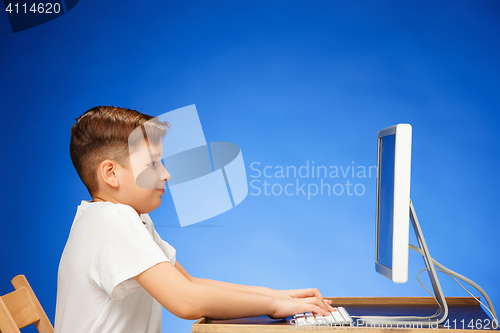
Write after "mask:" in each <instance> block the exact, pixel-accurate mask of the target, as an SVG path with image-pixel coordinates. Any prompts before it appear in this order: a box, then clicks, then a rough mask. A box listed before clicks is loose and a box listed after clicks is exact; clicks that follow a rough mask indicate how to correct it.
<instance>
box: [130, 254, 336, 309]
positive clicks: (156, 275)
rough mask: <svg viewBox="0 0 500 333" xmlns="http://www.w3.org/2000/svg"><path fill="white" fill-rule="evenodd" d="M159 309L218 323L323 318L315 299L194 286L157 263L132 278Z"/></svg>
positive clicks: (166, 263) (195, 284)
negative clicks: (308, 315)
mask: <svg viewBox="0 0 500 333" xmlns="http://www.w3.org/2000/svg"><path fill="white" fill-rule="evenodd" d="M135 279H136V280H137V282H138V283H139V284H140V285H141V286H142V287H143V288H144V289H145V290H146V291H147V292H148V293H149V294H151V295H152V296H153V297H154V298H155V299H156V300H157V301H158V302H159V303H160V304H161V305H162V306H163V307H165V308H166V309H167V310H168V311H170V312H172V313H173V314H174V315H176V316H178V317H181V318H184V319H197V318H200V317H203V316H205V317H210V318H218V319H229V318H241V317H251V316H261V315H268V316H271V317H273V318H284V317H287V316H289V315H292V314H295V313H300V312H305V311H312V312H316V313H321V314H324V315H327V314H328V313H327V311H326V310H325V309H324V307H325V305H324V304H322V303H321V302H320V300H319V299H317V298H315V297H309V298H304V299H273V298H271V297H267V296H262V295H256V294H248V293H241V292H236V291H232V290H227V289H221V288H217V287H214V286H210V285H204V284H199V283H194V282H192V281H190V280H189V279H188V278H187V277H186V276H184V275H183V274H182V273H181V272H180V271H179V269H176V268H175V267H174V266H173V265H172V264H171V263H169V262H162V263H159V264H157V265H155V266H153V267H151V268H149V269H148V270H146V271H144V272H142V273H141V274H139V275H137V276H136V277H135Z"/></svg>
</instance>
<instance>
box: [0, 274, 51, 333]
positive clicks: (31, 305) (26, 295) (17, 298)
mask: <svg viewBox="0 0 500 333" xmlns="http://www.w3.org/2000/svg"><path fill="white" fill-rule="evenodd" d="M11 282H12V285H13V286H14V289H15V291H13V292H11V293H8V294H6V295H4V296H1V297H0V332H1V333H20V332H21V331H19V329H21V328H23V327H26V326H28V325H30V324H35V326H36V329H37V330H38V332H40V333H54V328H53V327H52V324H51V323H50V320H49V318H48V317H47V315H46V314H45V311H44V310H43V308H42V306H41V305H40V302H39V301H38V298H37V297H36V296H35V293H34V292H33V289H31V286H30V284H29V283H28V280H27V279H26V277H25V276H24V275H18V276H16V277H14V278H13V279H12V281H11Z"/></svg>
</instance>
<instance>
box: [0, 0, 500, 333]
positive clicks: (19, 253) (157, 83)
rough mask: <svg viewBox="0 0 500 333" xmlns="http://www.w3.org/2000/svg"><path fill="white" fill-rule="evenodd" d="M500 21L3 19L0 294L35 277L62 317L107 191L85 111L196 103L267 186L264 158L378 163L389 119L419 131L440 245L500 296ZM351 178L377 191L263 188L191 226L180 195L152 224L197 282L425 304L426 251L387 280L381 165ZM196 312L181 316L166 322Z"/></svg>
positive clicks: (422, 11) (229, 11) (233, 7)
mask: <svg viewBox="0 0 500 333" xmlns="http://www.w3.org/2000/svg"><path fill="white" fill-rule="evenodd" d="M499 14H500V3H499V2H498V1H440V2H437V3H435V2H433V1H404V2H401V1H305V0H302V1H290V0H287V1H147V2H136V1H105V2H103V1H91V0H85V1H83V0H82V1H80V3H79V4H78V5H77V6H76V7H75V8H74V9H72V10H71V11H70V12H68V13H67V14H65V15H63V16H61V17H59V18H57V19H55V20H53V21H50V22H48V23H46V24H43V25H40V26H38V27H35V28H32V29H29V30H26V31H22V32H18V33H15V34H13V33H12V32H11V29H10V26H9V23H8V20H7V15H6V13H4V14H0V43H1V47H0V60H1V80H2V83H1V89H0V109H1V112H2V125H3V130H2V131H1V132H0V140H1V142H2V145H1V152H2V163H1V167H0V168H1V169H0V171H1V175H2V200H1V207H2V219H1V234H0V253H1V268H0V294H4V293H7V292H9V291H11V286H10V283H9V281H10V279H11V278H12V277H13V276H15V275H17V274H25V275H26V276H27V278H28V280H29V281H30V282H31V284H32V286H33V288H34V289H35V292H36V293H37V295H38V297H39V299H40V301H41V303H42V304H43V306H44V308H45V309H46V312H47V313H48V315H49V318H50V319H51V320H52V321H53V319H54V315H55V302H56V285H57V267H58V263H59V258H60V255H61V253H62V250H63V248H64V244H65V242H66V238H67V236H68V233H69V229H70V226H71V222H72V220H73V217H74V214H75V211H76V207H77V205H78V204H79V202H80V200H82V199H88V198H89V196H88V194H87V192H86V189H85V188H84V186H83V185H82V184H81V182H80V180H79V178H78V176H77V174H76V172H75V171H74V169H73V167H72V164H71V160H70V157H69V152H68V146H69V130H70V127H71V125H72V124H73V123H74V119H75V118H76V117H78V116H80V115H81V114H82V113H83V112H84V111H86V110H87V109H89V108H91V107H93V106H96V105H116V106H123V107H128V108H133V109H137V110H140V111H142V112H144V113H149V114H153V115H159V114H162V113H165V112H167V111H170V110H173V109H176V108H179V107H183V106H186V105H190V104H196V106H197V108H198V112H199V115H200V119H201V122H202V125H203V128H204V132H205V136H206V138H207V141H229V142H234V143H237V144H238V145H239V146H240V147H241V149H242V152H243V158H244V160H245V164H246V166H247V173H248V176H249V181H251V180H253V179H260V180H261V181H264V178H263V176H262V177H261V178H252V176H256V174H257V172H255V171H253V170H252V169H250V167H249V166H250V164H251V163H253V162H260V163H261V164H260V168H261V169H262V168H263V167H264V166H268V165H269V166H277V165H281V166H296V167H300V166H302V165H305V164H306V162H307V161H309V163H312V161H314V163H315V165H326V166H331V165H336V166H344V167H347V166H352V165H353V164H354V165H356V166H366V167H368V166H372V165H375V164H376V152H377V131H378V130H380V129H382V128H385V127H387V126H391V125H395V124H397V123H402V122H406V123H410V124H411V125H412V126H413V156H412V162H413V165H412V188H411V197H412V199H413V202H414V204H415V208H416V210H417V214H418V217H419V220H420V223H421V225H422V229H423V232H424V234H425V237H426V240H427V244H428V246H429V249H430V252H431V254H432V256H433V257H434V258H436V259H437V260H438V261H439V262H441V263H443V264H445V265H446V266H448V267H449V268H451V269H453V270H456V271H458V272H460V273H462V274H464V275H465V276H467V277H469V278H471V279H472V280H474V281H476V282H477V283H479V284H480V285H481V286H482V287H483V288H484V289H485V290H486V291H487V292H489V294H490V296H491V297H492V300H493V302H494V303H496V304H497V307H498V306H500V305H499V304H500V288H499V286H498V282H499V281H498V280H499V279H498V276H499V274H500V265H499V264H498V255H499V254H500V245H499V242H498V234H499V231H500V226H499V223H498V209H497V207H498V201H499V199H500V197H499V194H498V192H497V189H498V188H499V177H498V171H497V167H498V162H499V157H498V153H499V151H500V150H499V143H500V140H499V139H498V137H497V132H498V131H497V126H498V125H497V124H498V122H499V112H498V110H499V106H500V105H499V104H500V103H499V96H500V94H499V86H500V65H499V62H498V59H500V46H499V45H500V44H499V43H498V36H499V35H500V20H499ZM353 161H354V163H353ZM348 179H349V178H348ZM327 180H328V181H329V182H330V183H332V184H334V183H335V182H341V183H345V181H346V179H343V178H341V179H327ZM350 180H351V182H352V183H362V184H364V186H365V188H366V191H365V193H364V194H363V195H361V196H356V195H353V196H348V195H347V194H343V195H340V196H334V195H333V196H332V195H330V196H326V195H323V196H319V195H318V196H316V197H311V199H310V200H308V199H307V197H305V196H303V195H299V196H297V195H294V196H286V195H281V196H274V195H269V196H266V195H264V194H261V195H259V196H255V195H251V194H250V195H249V196H248V197H247V198H246V199H245V200H244V201H243V202H242V203H241V204H240V205H238V206H237V207H236V208H234V209H232V210H230V211H228V212H227V213H224V214H222V215H219V216H217V217H215V218H212V219H210V220H207V221H204V222H201V223H199V224H196V225H193V226H190V227H185V228H180V227H179V224H178V220H177V217H176V214H175V211H174V207H173V203H172V201H171V198H170V197H169V195H168V194H167V193H166V195H165V196H164V202H163V205H162V207H161V208H160V209H158V210H157V211H155V212H153V213H152V214H151V216H152V217H153V220H154V221H156V225H157V229H158V231H159V232H160V234H161V235H162V237H164V239H165V240H167V241H168V242H169V243H171V244H172V245H173V246H174V247H175V248H176V249H177V253H178V255H177V258H178V260H179V262H181V263H182V264H183V265H184V267H185V268H186V269H187V270H188V271H189V272H190V273H191V274H192V275H194V276H198V277H205V278H213V279H220V280H224V281H229V282H235V283H242V284H253V285H263V286H268V287H272V288H283V289H284V288H304V287H317V288H319V289H320V291H321V292H322V294H323V295H325V296H372V295H377V296H413V295H418V296H426V292H425V290H424V289H423V288H421V287H420V285H419V284H418V283H417V282H416V280H415V274H416V272H418V270H420V269H421V268H422V267H423V261H422V260H421V258H419V256H418V255H417V254H415V253H410V275H409V276H410V279H409V282H408V283H406V284H402V285H396V284H394V283H392V282H391V281H389V280H388V279H386V278H384V277H382V276H381V275H379V274H377V273H376V272H375V269H374V266H375V265H374V258H375V254H374V252H375V250H374V246H375V237H374V236H375V177H373V176H372V178H366V179H357V178H356V179H350ZM295 181H296V179H276V178H270V179H269V180H268V182H269V183H280V184H283V185H284V184H287V183H289V182H295ZM300 181H301V182H302V181H303V182H306V183H307V182H309V183H311V182H317V179H315V180H314V181H313V180H312V179H300ZM250 192H251V193H255V192H256V191H255V190H252V188H250ZM441 283H442V286H443V290H444V292H445V294H446V295H447V296H460V295H461V296H464V295H466V294H465V292H464V291H463V290H462V289H461V288H460V287H459V286H458V285H457V284H456V283H455V282H454V281H453V280H451V279H449V278H447V277H444V276H443V277H441ZM191 324H192V321H185V320H182V319H179V318H176V317H174V316H173V315H170V314H168V313H166V312H165V315H164V322H163V328H164V331H165V332H189V330H190V325H191Z"/></svg>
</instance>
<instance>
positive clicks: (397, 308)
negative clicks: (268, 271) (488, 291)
mask: <svg viewBox="0 0 500 333" xmlns="http://www.w3.org/2000/svg"><path fill="white" fill-rule="evenodd" d="M326 298H328V299H331V300H332V302H333V303H332V305H333V306H343V307H345V308H346V310H347V311H348V312H349V314H350V315H351V316H368V315H372V316H402V315H406V316H408V315H416V316H430V315H433V314H434V312H435V311H436V309H437V305H436V301H434V299H433V298H432V297H337V298H331V297H326ZM446 300H447V302H448V308H449V314H448V317H447V320H446V321H445V322H444V323H443V324H444V325H447V326H448V327H445V326H443V325H440V326H439V328H420V327H419V328H406V329H405V328H396V327H393V328H392V329H391V328H387V327H384V328H383V329H381V328H374V327H369V326H361V325H360V326H357V323H358V322H357V320H356V319H355V318H353V319H354V325H353V326H351V327H349V326H347V327H316V328H315V329H313V328H309V329H306V328H305V327H302V328H299V327H297V326H295V325H290V319H291V317H288V318H287V319H286V320H273V319H270V318H269V317H267V316H260V317H251V318H241V319H231V320H213V319H208V318H200V319H198V320H197V321H196V322H195V323H194V324H193V326H192V333H202V332H212V333H215V332H221V333H222V332H224V333H227V332H241V333H249V332H257V333H264V332H265V333H277V332H304V331H310V330H320V331H331V330H334V331H335V330H340V331H344V332H347V331H349V330H353V333H374V330H375V331H377V332H379V333H380V332H383V331H385V332H388V331H395V332H398V331H400V332H404V333H408V332H420V333H431V332H437V333H444V332H448V333H450V331H453V332H458V331H462V332H464V331H467V332H468V333H473V332H474V333H476V332H477V333H479V332H481V333H484V332H491V331H494V332H498V330H494V329H493V328H492V322H491V319H490V317H489V316H488V315H487V314H486V313H485V312H484V310H483V309H482V308H481V307H480V305H479V303H478V302H476V301H475V300H474V299H473V298H471V297H447V298H446ZM471 323H472V324H473V325H474V329H471V327H469V325H470V324H471ZM479 326H481V329H479ZM494 327H496V326H494Z"/></svg>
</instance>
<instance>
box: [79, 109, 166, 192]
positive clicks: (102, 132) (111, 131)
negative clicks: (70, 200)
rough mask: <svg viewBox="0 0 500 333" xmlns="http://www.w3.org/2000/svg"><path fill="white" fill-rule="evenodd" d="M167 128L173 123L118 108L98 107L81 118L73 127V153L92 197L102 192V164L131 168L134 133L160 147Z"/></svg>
mask: <svg viewBox="0 0 500 333" xmlns="http://www.w3.org/2000/svg"><path fill="white" fill-rule="evenodd" d="M137 127H142V131H140V132H138V131H134V129H136V128H137ZM166 127H170V125H169V123H167V122H160V121H159V120H158V118H154V117H152V116H149V115H146V114H143V113H140V112H138V111H135V110H130V109H126V108H118V107H114V106H96V107H94V108H92V109H90V110H88V111H87V112H85V113H84V114H83V115H82V116H80V117H79V118H77V119H76V123H75V124H74V125H73V126H72V127H71V141H70V144H69V152H70V155H71V161H72V162H73V166H74V167H75V169H76V172H77V173H78V176H80V179H81V180H82V182H83V184H85V186H86V187H87V190H88V191H89V193H90V195H92V193H95V192H96V191H97V190H98V183H97V168H98V166H99V163H101V162H102V161H104V160H106V159H109V160H113V161H115V162H117V163H118V164H120V165H121V166H123V167H126V166H128V164H129V162H130V159H129V148H131V149H133V148H134V147H129V136H130V134H131V133H132V132H134V135H135V134H136V133H137V134H144V139H145V142H146V144H148V145H149V144H150V143H152V144H157V143H159V142H160V141H161V139H162V138H163V137H164V136H165V135H166V133H167V130H166ZM146 132H147V136H146V135H145V133H146ZM141 136H142V135H141ZM131 142H132V141H131ZM135 142H139V140H135Z"/></svg>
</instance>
